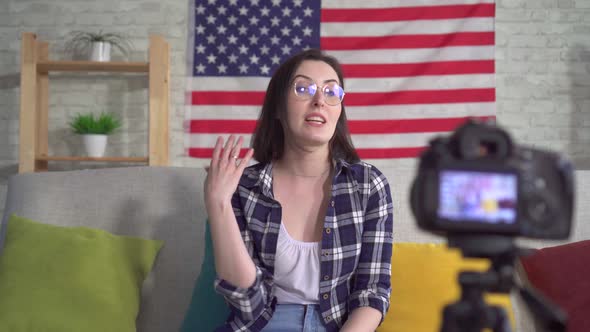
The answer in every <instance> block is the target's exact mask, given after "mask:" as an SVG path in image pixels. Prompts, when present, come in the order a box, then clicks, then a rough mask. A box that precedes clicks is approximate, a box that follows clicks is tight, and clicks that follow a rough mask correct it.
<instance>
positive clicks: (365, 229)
mask: <svg viewBox="0 0 590 332" xmlns="http://www.w3.org/2000/svg"><path fill="white" fill-rule="evenodd" d="M273 197H274V196H273V193H272V164H266V165H263V164H256V165H253V166H250V167H248V168H246V170H245V171H244V174H243V175H242V178H241V179H240V183H239V185H238V189H237V190H236V192H235V194H234V196H233V198H232V206H233V209H234V214H235V215H236V219H237V222H238V225H239V227H240V231H241V234H242V239H243V240H244V243H245V244H246V248H247V249H248V252H249V254H250V256H251V257H252V259H253V261H254V263H255V265H256V280H255V282H254V284H253V285H252V286H251V287H249V288H238V287H235V286H233V285H232V284H230V283H229V282H227V281H226V280H222V279H219V278H218V279H217V280H216V281H215V289H216V291H217V292H218V293H220V294H221V295H223V296H224V297H225V299H226V301H227V302H228V304H229V306H230V309H231V315H230V317H229V318H228V320H227V322H226V324H225V325H224V326H222V327H220V328H219V329H217V331H244V332H257V331H261V330H262V329H263V327H264V326H265V325H266V324H267V322H268V321H269V320H270V318H271V317H272V314H273V312H274V308H275V305H276V298H275V297H274V295H273V294H274V281H273V272H274V265H275V254H276V248H277V239H278V235H279V229H280V224H281V206H280V204H279V202H278V201H276V200H275V199H274V198H273ZM392 232H393V204H392V200H391V192H390V188H389V184H388V182H387V179H386V178H385V176H384V175H383V174H382V173H381V172H380V171H379V170H378V169H377V168H375V167H374V166H372V165H370V164H367V163H364V162H358V163H353V164H349V163H347V162H345V161H343V160H339V161H338V162H337V163H336V173H335V176H334V178H333V184H332V193H331V201H330V204H329V206H328V210H327V212H326V217H325V219H324V228H323V232H322V240H321V251H320V255H321V256H320V273H321V275H320V287H319V290H320V294H319V306H320V311H321V314H322V317H323V320H324V323H325V325H326V328H327V330H328V331H338V330H339V329H340V328H341V327H342V325H343V324H344V323H345V321H346V319H347V317H348V314H349V313H350V312H351V311H352V310H354V309H355V308H358V307H364V306H368V307H372V308H375V309H377V310H379V311H380V312H381V313H382V314H383V317H384V316H385V313H386V312H387V309H388V307H389V296H390V293H391V282H390V279H391V252H392V242H393V233H392Z"/></svg>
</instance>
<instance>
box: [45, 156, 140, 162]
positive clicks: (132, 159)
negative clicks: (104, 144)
mask: <svg viewBox="0 0 590 332" xmlns="http://www.w3.org/2000/svg"><path fill="white" fill-rule="evenodd" d="M37 160H41V161H98V162H115V163H147V162H148V161H149V157H100V158H95V157H75V156H45V155H43V156H39V157H37Z"/></svg>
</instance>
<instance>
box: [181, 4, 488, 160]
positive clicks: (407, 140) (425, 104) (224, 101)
mask: <svg viewBox="0 0 590 332" xmlns="http://www.w3.org/2000/svg"><path fill="white" fill-rule="evenodd" d="M494 14H495V4H494V1H493V0H389V1H385V0H323V1H319V0H292V1H287V0H207V1H202V0H195V3H194V22H193V23H191V27H194V30H193V31H194V34H192V35H191V36H190V38H191V43H192V44H193V45H192V46H191V47H194V52H193V58H192V60H193V63H192V65H191V77H190V78H189V83H188V88H187V89H188V93H187V104H188V107H187V112H186V121H185V131H186V136H185V147H186V150H187V154H188V155H189V156H191V157H194V158H205V159H209V158H210V157H211V153H212V150H213V146H214V144H215V140H216V138H217V136H219V135H221V136H228V135H229V134H239V135H243V136H244V138H245V139H246V140H245V141H246V145H249V143H250V138H251V134H252V132H253V131H254V128H255V126H256V120H257V118H258V115H259V111H260V108H261V105H262V101H263V98H264V92H265V90H266V87H267V84H268V82H269V80H270V76H271V75H272V74H273V72H274V71H275V70H276V68H277V67H278V65H279V64H280V63H281V62H283V61H284V60H286V59H287V58H288V57H290V56H291V55H293V54H295V53H297V52H299V51H301V50H304V49H306V48H321V49H322V50H324V51H325V52H326V53H327V54H329V55H332V56H334V57H336V58H337V59H338V60H339V61H340V62H341V63H342V65H343V70H344V77H345V87H346V92H347V93H346V98H345V99H344V104H345V105H346V113H347V117H348V120H349V128H350V131H351V134H352V139H353V143H354V145H355V147H356V149H357V151H358V153H359V156H360V157H361V158H362V159H364V160H368V161H370V162H371V161H373V162H375V161H386V160H391V159H392V158H414V157H416V156H418V155H419V153H420V152H421V151H422V150H423V149H424V147H426V146H427V144H428V141H429V140H430V139H431V138H432V137H433V136H435V135H439V134H447V133H449V132H451V131H453V130H454V129H455V128H456V127H457V126H458V125H460V124H461V123H463V122H464V121H465V120H466V118H468V117H477V118H482V119H485V118H490V117H494V114H495V87H494V86H495V84H494ZM243 153H245V151H243ZM377 164H379V163H378V162H377ZM381 164H382V163H381Z"/></svg>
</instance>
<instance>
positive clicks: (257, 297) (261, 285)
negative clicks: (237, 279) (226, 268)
mask: <svg viewBox="0 0 590 332" xmlns="http://www.w3.org/2000/svg"><path fill="white" fill-rule="evenodd" d="M239 190H240V188H238V190H237V191H236V193H235V194H234V195H233V197H232V207H233V210H234V214H235V216H236V220H237V222H238V225H239V227H240V232H241V234H242V240H243V241H244V244H245V245H246V249H247V250H248V253H249V254H250V257H252V260H253V261H254V265H255V266H256V279H255V281H254V284H252V286H250V287H248V288H241V287H237V286H235V285H233V284H231V283H229V282H228V281H227V280H224V279H220V278H216V280H215V284H214V285H215V290H216V291H217V292H218V293H219V294H221V295H222V296H223V297H224V298H225V300H226V302H227V303H228V304H229V307H230V309H231V311H232V314H233V316H234V317H237V318H238V319H239V320H240V321H241V322H243V324H244V325H248V324H249V323H253V322H254V321H256V320H257V319H258V318H259V317H260V316H261V315H262V313H263V312H264V310H265V309H266V308H267V306H269V305H270V304H271V302H272V294H271V289H272V287H273V278H272V276H271V275H270V273H268V272H267V271H266V269H264V268H261V265H260V262H259V260H258V258H257V257H258V253H256V252H255V248H254V242H253V240H252V234H251V233H250V230H249V229H248V227H247V224H246V219H245V217H244V211H243V209H242V204H241V201H240V195H239Z"/></svg>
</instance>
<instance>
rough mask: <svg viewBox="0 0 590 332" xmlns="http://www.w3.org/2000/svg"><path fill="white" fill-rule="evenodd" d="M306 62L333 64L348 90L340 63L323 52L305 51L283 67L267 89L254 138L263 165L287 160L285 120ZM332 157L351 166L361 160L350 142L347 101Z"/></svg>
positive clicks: (340, 119) (257, 157)
mask: <svg viewBox="0 0 590 332" xmlns="http://www.w3.org/2000/svg"><path fill="white" fill-rule="evenodd" d="M306 60H316V61H323V62H325V63H327V64H328V65H330V66H331V67H332V68H333V69H334V71H335V72H336V74H337V75H338V80H339V81H340V85H341V86H342V88H344V77H343V75H342V68H341V67H340V63H338V60H336V59H335V58H333V57H331V56H328V55H326V54H324V53H322V51H320V50H317V49H310V50H306V51H303V52H301V53H298V54H296V55H295V56H293V57H292V58H290V59H289V60H287V61H286V62H284V63H283V64H282V65H281V66H279V68H278V69H277V71H276V72H275V73H274V75H273V76H272V78H271V79H270V83H269V84H268V88H267V89H266V95H265V97H264V104H263V105H262V111H261V112H260V117H259V118H258V122H257V124H256V130H255V131H254V136H253V139H252V147H253V148H254V159H256V160H257V161H258V162H260V163H265V164H266V163H270V162H271V161H273V160H278V159H281V158H282V157H283V152H284V147H285V134H284V131H283V125H282V120H284V119H285V118H286V116H287V96H288V95H289V91H290V87H291V79H292V77H293V74H295V71H296V70H297V68H298V67H299V65H301V63H302V62H303V61H306ZM330 157H331V158H333V159H344V160H346V161H347V162H350V163H353V162H357V161H359V156H358V154H357V153H356V150H355V149H354V146H353V144H352V140H351V139H350V131H349V130H348V124H347V120H346V112H345V111H344V102H343V103H342V112H341V113H340V117H339V118H338V122H337V123H336V131H335V133H334V136H332V139H331V140H330Z"/></svg>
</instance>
